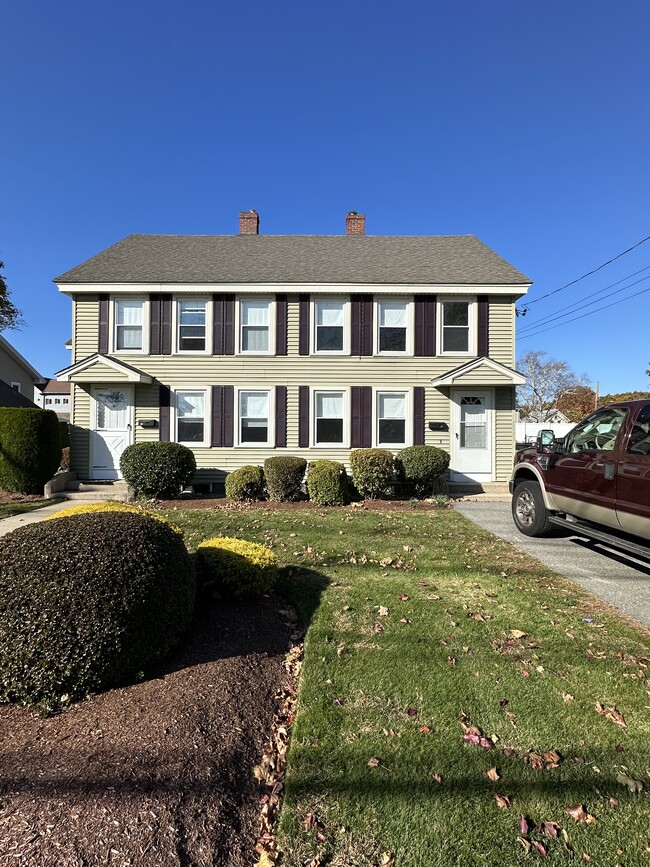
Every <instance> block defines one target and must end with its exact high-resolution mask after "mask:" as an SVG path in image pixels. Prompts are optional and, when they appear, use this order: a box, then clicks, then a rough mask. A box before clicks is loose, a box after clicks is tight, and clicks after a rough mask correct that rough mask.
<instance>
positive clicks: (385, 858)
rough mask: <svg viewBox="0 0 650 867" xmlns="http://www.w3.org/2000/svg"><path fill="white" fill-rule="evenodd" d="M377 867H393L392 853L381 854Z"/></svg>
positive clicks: (393, 857)
mask: <svg viewBox="0 0 650 867" xmlns="http://www.w3.org/2000/svg"><path fill="white" fill-rule="evenodd" d="M379 867H395V856H394V855H393V853H392V852H382V853H381V855H380V856H379Z"/></svg>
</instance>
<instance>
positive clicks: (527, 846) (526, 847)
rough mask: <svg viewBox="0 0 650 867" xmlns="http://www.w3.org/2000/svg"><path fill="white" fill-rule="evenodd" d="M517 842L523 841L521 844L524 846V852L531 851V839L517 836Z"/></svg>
mask: <svg viewBox="0 0 650 867" xmlns="http://www.w3.org/2000/svg"><path fill="white" fill-rule="evenodd" d="M517 843H521V845H522V846H523V847H524V852H525V853H526V855H527V854H528V853H529V852H530V849H531V845H530V840H526V839H524V837H517Z"/></svg>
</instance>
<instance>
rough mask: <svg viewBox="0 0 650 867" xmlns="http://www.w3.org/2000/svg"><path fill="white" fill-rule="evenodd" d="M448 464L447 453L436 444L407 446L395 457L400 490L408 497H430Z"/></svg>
mask: <svg viewBox="0 0 650 867" xmlns="http://www.w3.org/2000/svg"><path fill="white" fill-rule="evenodd" d="M448 466H449V454H448V453H447V452H446V451H444V449H439V448H437V447H436V446H409V447H408V448H405V449H402V450H401V451H400V452H398V453H397V456H396V457H395V468H396V470H397V476H398V478H399V481H400V484H401V486H402V490H403V492H404V494H405V495H406V496H409V497H420V498H422V497H430V496H431V495H432V494H433V493H434V489H435V487H436V485H437V483H438V480H439V479H440V476H441V475H442V474H443V473H444V472H445V470H446V469H447V467H448Z"/></svg>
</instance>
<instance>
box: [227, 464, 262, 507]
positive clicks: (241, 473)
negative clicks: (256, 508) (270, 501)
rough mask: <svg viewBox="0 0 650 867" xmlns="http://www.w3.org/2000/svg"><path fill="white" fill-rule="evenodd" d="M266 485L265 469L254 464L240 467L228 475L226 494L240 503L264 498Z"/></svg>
mask: <svg viewBox="0 0 650 867" xmlns="http://www.w3.org/2000/svg"><path fill="white" fill-rule="evenodd" d="M265 487H266V486H265V483H264V470H263V469H262V467H254V466H253V465H252V464H250V465H248V466H245V467H240V468H239V469H238V470H234V471H233V472H232V473H228V475H227V476H226V496H227V497H228V498H229V499H231V500H235V501H236V502H238V503H245V502H248V501H251V500H263V499H264V491H265Z"/></svg>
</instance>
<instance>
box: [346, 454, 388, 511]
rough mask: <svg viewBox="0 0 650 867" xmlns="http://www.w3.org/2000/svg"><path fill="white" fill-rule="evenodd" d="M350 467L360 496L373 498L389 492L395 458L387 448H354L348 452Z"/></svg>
mask: <svg viewBox="0 0 650 867" xmlns="http://www.w3.org/2000/svg"><path fill="white" fill-rule="evenodd" d="M350 469H351V470H352V479H353V481H354V486H355V488H356V489H357V491H359V494H360V495H361V496H362V497H369V498H370V499H371V500H375V499H377V498H378V497H382V496H384V495H385V494H387V493H389V492H390V490H391V485H392V482H393V475H394V472H395V459H394V458H393V453H392V452H390V451H388V449H354V451H352V452H350Z"/></svg>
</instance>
